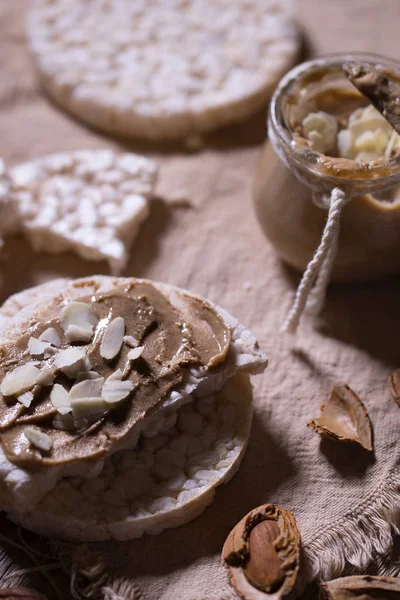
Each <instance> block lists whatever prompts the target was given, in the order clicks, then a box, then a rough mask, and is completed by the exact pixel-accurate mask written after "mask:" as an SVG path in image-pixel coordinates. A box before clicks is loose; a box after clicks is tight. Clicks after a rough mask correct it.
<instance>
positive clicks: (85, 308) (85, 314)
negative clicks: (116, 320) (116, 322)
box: [60, 301, 99, 342]
mask: <svg viewBox="0 0 400 600" xmlns="http://www.w3.org/2000/svg"><path fill="white" fill-rule="evenodd" d="M98 321H99V319H98V317H97V316H96V315H95V314H94V313H93V312H92V311H91V309H90V305H89V304H86V303H85V302H75V301H72V302H69V303H68V304H67V306H65V307H64V308H63V310H62V311H61V315H60V323H61V327H62V328H63V330H64V331H65V337H66V338H67V340H68V341H69V342H90V341H91V339H92V337H93V329H94V327H95V326H96V325H97V323H98Z"/></svg>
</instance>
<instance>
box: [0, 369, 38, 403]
mask: <svg viewBox="0 0 400 600" xmlns="http://www.w3.org/2000/svg"><path fill="white" fill-rule="evenodd" d="M39 376H40V371H39V369H38V368H37V367H35V366H34V365H33V364H32V363H29V362H28V363H25V364H24V365H21V366H19V367H16V368H15V369H14V370H13V371H10V372H9V373H7V375H6V376H5V377H4V379H3V381H2V382H1V385H0V392H1V393H2V394H3V396H19V395H21V394H22V393H23V392H27V391H28V390H30V389H32V388H33V387H34V385H35V384H36V382H37V379H38V377H39Z"/></svg>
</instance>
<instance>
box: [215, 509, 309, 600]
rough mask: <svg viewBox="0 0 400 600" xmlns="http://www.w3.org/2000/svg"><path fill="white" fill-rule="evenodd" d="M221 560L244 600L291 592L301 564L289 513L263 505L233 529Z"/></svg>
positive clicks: (275, 596) (298, 543) (273, 596)
mask: <svg viewBox="0 0 400 600" xmlns="http://www.w3.org/2000/svg"><path fill="white" fill-rule="evenodd" d="M222 559H223V562H224V565H225V567H226V569H227V571H228V575H229V579H230V582H231V584H232V586H233V587H234V588H235V590H236V592H237V593H238V594H239V596H240V597H241V598H243V600H266V599H267V598H270V599H271V600H272V599H274V600H279V599H280V598H284V597H285V596H287V595H288V594H290V592H291V591H292V590H293V588H294V585H295V583H296V578H297V574H298V571H299V563H300V535H299V532H298V529H297V525H296V521H295V518H294V516H293V515H292V513H290V512H289V511H287V510H285V509H284V508H281V507H279V506H275V505H273V504H264V505H263V506H259V507H258V508H255V509H254V510H252V511H251V512H249V513H248V514H247V515H246V516H245V517H244V518H243V519H242V520H241V521H239V523H238V524H237V525H236V526H235V527H234V528H233V529H232V531H231V532H230V534H229V535H228V537H227V539H226V541H225V544H224V547H223V550H222Z"/></svg>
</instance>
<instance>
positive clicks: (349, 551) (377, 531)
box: [303, 474, 400, 582]
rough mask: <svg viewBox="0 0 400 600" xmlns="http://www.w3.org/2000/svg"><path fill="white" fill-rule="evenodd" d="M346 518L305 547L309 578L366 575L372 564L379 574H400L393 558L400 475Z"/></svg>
mask: <svg viewBox="0 0 400 600" xmlns="http://www.w3.org/2000/svg"><path fill="white" fill-rule="evenodd" d="M389 479H390V477H389ZM343 521H344V523H343V524H341V525H336V526H335V525H334V526H332V527H330V528H329V531H327V532H323V533H321V534H319V533H317V534H316V536H315V539H314V540H313V541H312V542H310V543H308V544H305V545H304V546H303V550H304V555H305V563H306V564H305V580H306V581H308V582H311V581H313V580H319V581H329V580H331V579H335V578H337V577H343V576H344V575H348V574H355V573H360V574H363V573H365V572H366V571H367V570H369V569H370V568H371V567H372V565H374V566H375V567H376V569H378V570H379V573H378V574H379V575H386V574H389V573H390V574H391V575H392V576H399V575H400V564H397V565H393V562H392V561H393V558H390V551H391V549H392V546H393V538H394V535H396V534H398V533H399V532H400V478H399V476H398V474H397V478H396V477H395V475H394V474H393V481H392V482H391V483H390V484H385V485H382V486H380V487H379V488H378V489H377V490H375V491H374V495H373V497H370V498H368V499H366V500H365V501H364V503H363V504H362V506H358V507H357V508H356V509H355V510H354V511H352V512H351V513H348V514H347V515H346V516H345V517H344V518H343ZM385 558H386V560H385ZM386 561H387V562H386ZM389 562H390V564H389ZM376 569H374V571H375V570H376Z"/></svg>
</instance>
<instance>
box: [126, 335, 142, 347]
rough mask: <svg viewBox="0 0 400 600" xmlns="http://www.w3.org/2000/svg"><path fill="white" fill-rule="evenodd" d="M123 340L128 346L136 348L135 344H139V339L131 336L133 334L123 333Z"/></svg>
mask: <svg viewBox="0 0 400 600" xmlns="http://www.w3.org/2000/svg"><path fill="white" fill-rule="evenodd" d="M124 342H125V344H126V345H127V346H129V347H130V348H136V346H139V340H137V339H136V338H135V337H133V335H124Z"/></svg>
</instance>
